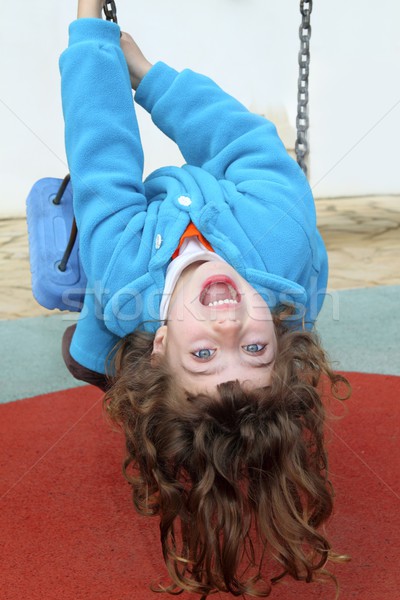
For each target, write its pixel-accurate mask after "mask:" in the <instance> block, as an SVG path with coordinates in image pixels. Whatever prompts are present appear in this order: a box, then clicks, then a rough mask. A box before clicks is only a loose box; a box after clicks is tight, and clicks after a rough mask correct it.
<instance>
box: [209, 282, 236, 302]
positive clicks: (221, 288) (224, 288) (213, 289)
mask: <svg viewBox="0 0 400 600" xmlns="http://www.w3.org/2000/svg"><path fill="white" fill-rule="evenodd" d="M225 298H229V299H230V300H233V299H234V298H233V296H232V293H231V291H230V289H229V286H228V284H227V283H212V284H211V285H209V286H208V288H207V290H206V293H205V294H204V296H203V304H205V306H208V305H209V304H210V302H215V301H216V300H225Z"/></svg>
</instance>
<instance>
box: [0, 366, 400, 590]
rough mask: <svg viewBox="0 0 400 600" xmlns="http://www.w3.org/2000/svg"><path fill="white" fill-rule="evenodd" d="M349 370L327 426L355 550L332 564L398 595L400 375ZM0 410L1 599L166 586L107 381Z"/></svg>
mask: <svg viewBox="0 0 400 600" xmlns="http://www.w3.org/2000/svg"><path fill="white" fill-rule="evenodd" d="M348 376H349V379H350V381H351V383H352V386H353V396H352V398H351V399H350V400H349V401H348V402H347V414H345V415H344V416H343V418H341V419H340V420H335V421H332V422H331V423H330V424H329V433H328V435H329V437H330V442H329V443H330V464H331V475H332V480H333V482H334V485H335V489H336V493H337V497H336V510H335V515H334V517H333V519H332V520H331V522H330V524H329V532H330V539H331V541H332V543H333V546H334V548H335V549H336V550H337V551H339V552H341V553H346V554H349V555H351V557H352V560H351V562H350V563H347V564H344V565H340V566H339V567H336V568H335V573H336V575H337V576H338V578H339V583H340V598H341V599H343V600H348V599H352V598H357V599H360V600H396V599H400V574H399V568H398V561H399V556H400V483H399V462H400V461H399V432H400V425H399V416H398V415H399V402H400V377H397V376H389V375H371V374H361V373H350V374H348ZM0 419H1V423H2V427H1V429H2V432H3V434H2V439H1V455H0V464H1V492H0V496H1V511H0V531H1V534H0V536H1V540H2V545H3V549H2V558H1V560H2V564H1V568H0V573H1V574H0V578H1V584H0V587H1V590H2V591H1V592H0V598H1V600H21V599H26V600H36V599H39V598H40V599H41V600H43V599H45V600H53V599H54V600H80V599H88V600H127V599H130V600H132V599H139V600H150V599H155V598H160V595H156V593H154V592H152V591H151V590H150V587H149V586H150V585H151V584H152V583H158V582H159V581H160V580H162V579H163V578H164V577H165V569H164V567H163V563H162V559H161V556H160V554H161V552H160V546H159V540H158V523H157V519H145V518H143V517H139V516H138V515H136V513H135V512H134V509H133V505H132V502H131V497H130V488H129V486H128V484H127V483H126V482H125V481H124V479H123V477H122V475H121V466H120V465H121V459H122V455H123V442H122V439H121V436H120V434H119V433H118V432H115V431H113V430H112V429H111V427H110V425H109V423H108V422H107V421H106V420H105V418H104V415H103V413H102V407H101V396H100V393H99V392H98V391H97V390H96V389H94V388H91V387H83V388H75V389H70V390H65V391H61V392H55V393H51V394H46V395H43V396H37V397H35V398H29V399H26V400H20V401H18V402H10V403H8V404H4V405H1V406H0ZM334 596H335V590H334V588H333V586H332V585H330V584H328V585H322V584H315V585H308V584H303V583H298V582H288V583H284V584H280V585H278V586H276V587H275V588H274V590H273V593H272V596H271V597H272V598H276V599H277V600H283V599H289V598H290V599H291V598H296V600H306V599H317V598H318V599H322V600H329V599H331V598H332V599H333V598H334ZM161 597H163V596H161ZM180 597H181V598H187V599H189V598H190V599H192V598H194V597H195V596H192V595H190V594H182V596H180ZM212 597H214V598H218V597H220V598H228V596H227V595H224V594H222V595H220V596H218V595H216V596H212ZM196 598H197V600H198V597H196Z"/></svg>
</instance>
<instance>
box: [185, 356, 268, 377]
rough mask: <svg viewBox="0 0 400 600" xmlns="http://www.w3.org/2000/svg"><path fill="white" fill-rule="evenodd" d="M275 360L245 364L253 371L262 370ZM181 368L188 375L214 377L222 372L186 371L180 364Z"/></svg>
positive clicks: (214, 370) (218, 370)
mask: <svg viewBox="0 0 400 600" xmlns="http://www.w3.org/2000/svg"><path fill="white" fill-rule="evenodd" d="M274 360H275V359H273V360H270V361H268V362H262V363H257V364H254V365H250V364H246V366H247V367H251V368H253V369H262V368H263V367H269V366H270V365H271V364H272V363H273V362H274ZM181 367H182V369H183V370H184V371H185V373H188V374H189V375H206V376H207V375H215V374H216V373H219V372H220V371H222V369H218V368H216V369H213V370H212V371H208V370H207V371H196V370H195V371H192V369H188V368H187V367H185V365H184V364H183V363H181Z"/></svg>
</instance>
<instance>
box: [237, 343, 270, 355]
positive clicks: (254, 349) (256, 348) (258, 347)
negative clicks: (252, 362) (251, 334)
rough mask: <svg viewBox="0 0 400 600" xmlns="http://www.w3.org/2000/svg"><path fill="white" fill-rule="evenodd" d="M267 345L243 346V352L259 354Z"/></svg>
mask: <svg viewBox="0 0 400 600" xmlns="http://www.w3.org/2000/svg"><path fill="white" fill-rule="evenodd" d="M266 345H267V344H248V345H247V346H242V348H243V350H245V351H246V352H251V353H252V354H256V353H257V352H262V351H263V350H264V348H265V346H266Z"/></svg>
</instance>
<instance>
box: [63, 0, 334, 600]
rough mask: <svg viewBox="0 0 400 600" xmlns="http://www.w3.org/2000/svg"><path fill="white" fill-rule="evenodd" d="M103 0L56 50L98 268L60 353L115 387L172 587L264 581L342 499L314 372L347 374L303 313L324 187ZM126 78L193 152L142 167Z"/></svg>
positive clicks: (90, 261) (311, 558)
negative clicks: (335, 497) (165, 58)
mask: <svg viewBox="0 0 400 600" xmlns="http://www.w3.org/2000/svg"><path fill="white" fill-rule="evenodd" d="M102 4H103V0H79V2H78V20H77V21H75V22H74V23H72V25H71V27H70V42H69V47H68V49H67V50H66V51H65V52H64V53H63V55H62V57H61V60H60V68H61V74H62V99H63V110H64V117H65V126H66V149H67V155H68V161H69V166H70V172H71V180H72V185H73V192H74V210H75V215H76V219H77V224H78V229H79V235H80V237H79V243H80V253H81V260H82V264H83V267H84V270H85V273H86V275H87V277H88V287H87V292H86V296H85V303H84V308H83V311H82V314H81V318H80V320H79V322H78V325H77V327H76V330H75V329H73V328H70V329H69V330H67V333H66V336H65V338H64V349H63V351H64V357H65V359H66V362H67V365H68V366H69V368H70V370H71V371H72V372H73V373H74V374H75V375H76V376H77V377H78V378H82V379H84V380H86V381H89V382H91V383H95V384H97V385H99V387H101V388H102V389H107V393H106V401H107V406H108V410H109V412H110V414H111V416H112V417H113V418H114V419H115V420H116V421H117V422H118V423H120V424H121V425H122V427H123V429H124V431H125V435H126V440H127V450H128V457H127V459H126V461H125V467H124V468H125V472H126V475H127V477H128V478H129V480H130V481H131V482H132V485H133V490H134V503H135V505H136V508H137V509H138V510H139V511H140V512H141V513H143V514H147V515H155V514H156V515H159V517H160V531H161V544H162V550H163V555H164V559H165V562H166V565H167V568H168V570H169V574H170V576H171V579H172V584H171V586H170V587H167V588H165V589H167V590H168V591H171V592H175V593H176V592H177V591H181V590H189V591H192V592H197V593H199V594H201V595H202V596H203V597H206V596H207V595H208V594H210V593H212V592H215V591H218V590H220V591H227V592H231V593H232V594H234V595H241V594H244V593H248V594H253V595H256V596H266V595H268V594H269V592H270V588H271V581H276V580H277V579H279V578H280V577H281V576H282V575H283V574H286V573H288V574H290V575H292V576H293V577H294V578H296V579H301V580H305V581H312V580H314V579H315V577H316V575H317V574H320V573H321V572H324V566H325V563H326V562H327V560H328V559H329V558H334V557H335V556H336V555H334V554H333V552H332V551H331V549H330V545H329V543H328V541H327V540H326V538H325V537H324V535H323V534H322V533H320V532H319V531H317V528H318V527H319V526H320V525H321V524H322V523H324V522H325V521H326V519H327V518H328V517H329V515H330V514H331V511H332V490H331V488H330V485H329V481H328V478H327V472H326V453H325V450H324V447H323V419H324V409H323V406H322V402H321V389H320V386H319V382H320V376H321V374H325V375H327V376H328V380H330V382H331V384H332V385H334V384H336V383H337V382H338V381H339V380H340V377H339V376H338V375H335V374H334V373H333V372H332V371H331V370H330V368H329V365H328V363H327V361H326V359H325V355H324V353H323V351H322V349H321V347H320V346H319V343H318V341H317V339H316V338H315V336H314V335H313V334H312V333H310V332H308V331H307V329H311V328H312V324H313V321H314V320H315V318H316V316H317V314H318V311H319V309H320V306H321V303H322V300H323V296H324V292H325V286H326V281H327V259H326V252H325V248H324V245H323V243H322V240H321V238H320V235H319V233H318V231H317V229H316V222H315V209H314V202H313V198H312V195H311V192H310V189H309V187H308V184H307V181H306V179H305V177H304V175H303V173H302V172H301V170H300V169H299V167H298V166H297V165H296V164H295V162H294V161H293V160H292V159H291V158H290V157H289V156H288V155H287V153H286V151H285V149H284V147H283V145H282V143H281V142H280V140H279V138H278V136H277V134H276V131H275V128H274V126H273V125H272V124H271V123H269V122H268V121H266V120H265V119H264V118H262V117H260V116H257V115H254V114H251V113H249V112H248V111H247V110H246V109H245V108H244V107H243V106H242V105H241V104H240V103H238V102H237V101H236V100H234V99H233V98H232V97H230V96H229V95H227V94H226V93H224V92H223V91H222V90H221V89H220V88H219V87H218V86H217V85H216V84H215V83H213V82H212V81H211V80H210V79H208V78H206V77H204V76H201V75H198V74H195V73H193V72H192V71H190V70H184V71H183V72H181V73H178V72H177V71H175V70H174V69H171V68H170V67H168V66H167V65H165V64H164V63H161V62H159V63H157V64H155V65H154V66H152V65H151V64H150V63H149V62H148V61H147V60H146V59H145V57H144V56H143V54H142V53H141V51H140V50H139V48H138V47H137V45H136V44H135V42H134V41H133V40H132V38H131V37H130V36H128V35H127V34H122V36H121V37H120V30H119V28H118V26H117V25H116V24H114V23H110V22H106V21H103V20H101V9H102ZM131 88H133V89H134V90H136V94H135V101H136V102H137V103H139V104H140V105H141V106H143V107H144V108H145V109H146V110H147V111H148V112H149V113H150V114H151V117H152V119H153V121H154V123H155V124H156V125H157V126H158V127H159V128H160V129H161V130H162V131H163V132H164V133H165V134H166V135H168V136H169V137H170V138H172V139H173V140H175V142H176V143H177V144H178V145H179V148H180V150H181V152H182V154H183V156H184V157H185V160H186V161H187V164H185V165H184V166H183V167H182V168H177V167H166V168H162V169H159V170H157V171H155V172H154V173H152V174H151V175H150V176H149V177H148V178H147V179H146V181H145V182H143V181H142V167H143V156H142V148H141V144H140V138H139V132H138V127H137V122H136V117H135V110H134V105H133V102H132V92H131ZM121 339H122V342H121V341H120V340H121ZM117 342H120V343H119V344H118V350H117V352H116V354H115V352H113V349H114V348H115V347H116V344H117ZM107 373H108V375H107ZM267 555H268V556H271V557H273V558H274V560H275V563H276V561H277V562H278V563H279V564H280V566H281V568H280V569H279V570H278V571H277V572H276V573H275V577H272V576H271V574H270V575H268V576H267V575H266V570H265V565H264V563H265V559H266V556H267Z"/></svg>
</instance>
